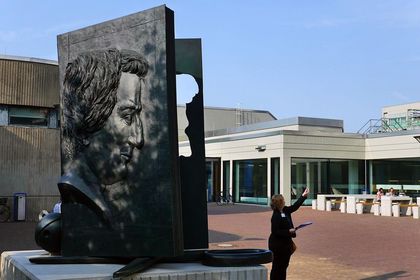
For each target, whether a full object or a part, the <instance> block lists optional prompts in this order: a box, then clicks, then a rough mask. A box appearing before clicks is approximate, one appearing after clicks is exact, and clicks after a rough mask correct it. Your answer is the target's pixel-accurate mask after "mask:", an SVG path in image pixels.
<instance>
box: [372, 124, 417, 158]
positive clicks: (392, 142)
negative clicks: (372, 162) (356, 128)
mask: <svg viewBox="0 0 420 280" xmlns="http://www.w3.org/2000/svg"><path fill="white" fill-rule="evenodd" d="M411 132H412V133H409V134H406V135H398V134H395V135H394V136H393V135H392V134H390V135H388V136H385V137H369V138H367V139H366V159H392V158H420V143H419V142H417V140H416V139H414V137H413V133H415V132H416V131H411ZM417 135H420V130H418V131H417Z"/></svg>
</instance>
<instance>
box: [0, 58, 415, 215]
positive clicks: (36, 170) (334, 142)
mask: <svg viewBox="0 0 420 280" xmlns="http://www.w3.org/2000/svg"><path fill="white" fill-rule="evenodd" d="M59 103H60V102H59V81H58V65H57V62H55V61H49V60H42V59H34V58H25V57H12V56H0V197H8V198H9V205H10V206H11V207H12V208H13V203H12V202H13V198H14V194H15V193H25V194H26V218H27V219H28V220H36V219H37V217H38V213H39V211H40V210H41V209H48V210H50V209H51V208H52V207H53V205H54V204H55V202H56V201H57V200H58V199H59V193H58V190H57V186H56V183H57V181H58V178H59V177H60V131H59V118H58V115H59V114H58V113H59V112H58V110H59V106H58V104H59ZM419 105H420V102H416V103H410V104H403V105H398V106H389V107H385V108H384V110H383V113H382V118H381V119H380V121H379V122H376V123H368V124H367V126H366V127H365V128H364V129H363V130H361V132H360V133H344V131H343V121H341V120H332V119H317V118H305V117H296V118H289V119H282V120H276V119H275V117H274V116H273V115H272V114H270V113H269V112H267V111H261V110H244V109H239V108H237V109H233V108H217V107H206V108H205V110H204V114H205V134H206V157H207V175H208V178H207V179H208V200H209V201H212V200H214V198H215V197H216V196H217V195H218V194H219V193H220V192H224V193H230V194H232V195H233V198H234V200H235V201H236V202H242V203H255V204H262V205H267V204H268V201H269V197H270V196H271V195H272V194H274V193H283V194H284V195H285V197H286V199H287V201H288V202H290V201H292V200H293V199H294V198H296V196H298V195H299V194H300V192H301V191H302V189H303V187H304V186H309V187H310V188H311V191H312V192H311V198H314V197H316V194H318V193H334V192H335V193H361V192H364V191H366V192H374V191H375V190H376V189H377V188H379V187H384V188H389V187H391V186H392V187H394V189H397V190H398V189H399V190H401V191H402V190H403V191H404V192H406V193H407V194H410V195H413V196H417V195H420V142H419V141H420V137H419V136H420V129H419V127H418V120H419V119H418V118H419V115H418V111H420V106H419ZM404 116H405V120H406V122H405V124H406V125H405V126H402V125H401V127H400V126H397V125H395V126H392V129H390V127H391V125H390V124H391V123H392V122H393V121H394V119H396V118H400V119H398V120H396V122H398V123H399V124H401V123H403V121H402V120H401V118H404ZM187 123H188V122H187V120H186V117H185V106H178V124H179V129H178V132H179V135H180V140H181V142H180V144H179V146H180V154H184V155H186V154H188V151H189V144H188V142H187V141H184V140H186V138H185V134H184V131H183V130H184V129H185V127H186V126H187ZM408 124H410V125H408ZM414 124H415V125H414ZM416 137H417V138H416Z"/></svg>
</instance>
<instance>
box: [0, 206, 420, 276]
mask: <svg viewBox="0 0 420 280" xmlns="http://www.w3.org/2000/svg"><path fill="white" fill-rule="evenodd" d="M208 214H209V239H210V244H209V247H210V248H212V249H216V248H217V249H221V248H267V239H268V236H269V233H270V218H271V210H270V208H268V207H263V206H251V205H234V206H216V205H215V204H213V203H210V204H209V205H208ZM293 220H294V223H295V225H298V224H299V223H302V222H306V221H312V222H314V224H313V225H311V226H309V227H306V228H303V229H301V230H299V232H298V237H297V238H296V239H295V242H296V244H297V246H298V249H297V251H296V253H295V254H294V255H293V256H292V260H291V262H290V267H289V269H288V279H292V280H294V279H295V280H298V279H299V280H301V279H303V280H304V279H308V280H311V279H317V280H318V279H327V280H328V279H361V280H380V279H417V280H418V279H420V220H414V219H412V218H411V217H400V218H394V217H377V216H373V215H371V214H363V215H355V214H343V213H340V212H337V211H334V212H321V211H315V210H312V209H311V208H310V207H302V208H301V209H300V210H299V211H298V212H296V213H294V214H293ZM35 225H36V223H28V222H18V223H17V222H10V223H0V252H3V251H12V250H28V249H39V248H38V246H37V245H36V244H35V241H34V228H35ZM223 245H224V246H227V247H221V246H223ZM270 266H271V265H270V264H267V267H268V268H270Z"/></svg>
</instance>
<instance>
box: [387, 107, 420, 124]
mask: <svg viewBox="0 0 420 280" xmlns="http://www.w3.org/2000/svg"><path fill="white" fill-rule="evenodd" d="M382 119H383V120H384V122H385V123H386V125H387V126H389V127H391V128H393V129H394V130H411V129H419V128H420V102H413V103H407V104H401V105H395V106H386V107H384V108H382Z"/></svg>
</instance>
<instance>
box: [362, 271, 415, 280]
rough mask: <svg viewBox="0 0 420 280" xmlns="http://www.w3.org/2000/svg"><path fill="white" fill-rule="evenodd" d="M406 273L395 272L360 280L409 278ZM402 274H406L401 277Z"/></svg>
mask: <svg viewBox="0 0 420 280" xmlns="http://www.w3.org/2000/svg"><path fill="white" fill-rule="evenodd" d="M406 273H407V271H395V272H390V273H385V274H382V275H378V276H373V277H368V278H362V279H360V280H388V279H395V278H405V277H408V276H409V275H407V274H406ZM403 274H406V275H403Z"/></svg>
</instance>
